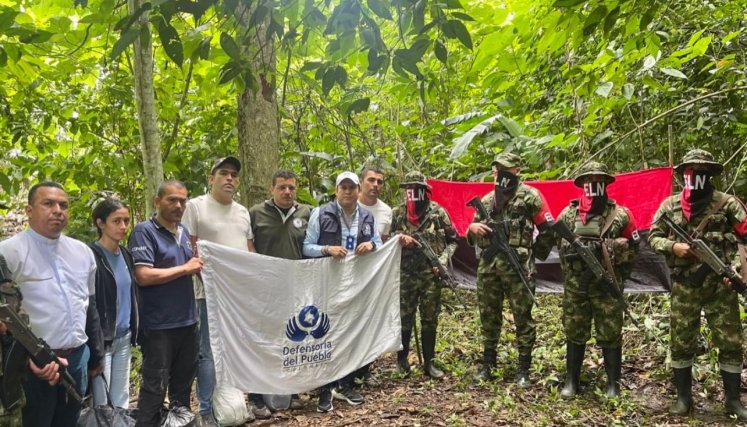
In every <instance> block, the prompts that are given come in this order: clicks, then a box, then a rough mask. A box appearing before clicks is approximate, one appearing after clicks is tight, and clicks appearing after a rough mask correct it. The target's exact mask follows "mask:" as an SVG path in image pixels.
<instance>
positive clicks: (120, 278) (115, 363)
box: [89, 198, 138, 408]
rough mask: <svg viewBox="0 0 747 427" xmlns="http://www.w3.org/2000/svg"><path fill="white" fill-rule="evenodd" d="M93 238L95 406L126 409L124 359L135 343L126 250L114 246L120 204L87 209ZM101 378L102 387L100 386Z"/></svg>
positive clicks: (119, 233) (123, 220)
mask: <svg viewBox="0 0 747 427" xmlns="http://www.w3.org/2000/svg"><path fill="white" fill-rule="evenodd" d="M92 216H93V224H94V225H95V226H96V231H97V232H98V235H99V239H98V240H97V241H95V242H93V243H91V244H90V245H89V246H90V247H91V249H92V250H93V253H94V255H95V258H96V308H97V309H98V312H99V317H100V318H101V329H102V332H103V336H104V351H105V355H104V360H103V363H102V366H103V369H104V371H103V379H102V376H101V375H99V376H97V377H95V378H94V379H93V400H94V404H95V405H105V404H106V403H107V398H106V387H107V386H108V388H109V391H110V394H111V401H112V404H113V405H114V406H116V407H120V408H127V407H128V406H129V403H130V359H131V356H132V345H134V344H135V341H136V335H137V329H138V315H137V283H136V281H135V275H134V272H135V267H134V266H133V263H132V256H131V255H130V252H129V251H128V250H127V249H126V248H125V247H124V246H122V245H121V244H120V242H122V240H123V239H124V237H125V235H126V234H127V231H128V229H129V227H130V212H129V209H127V206H126V205H125V204H124V203H122V202H121V201H119V200H117V199H113V198H107V199H104V200H103V201H102V202H100V203H99V204H98V205H96V207H95V208H94V209H93V215H92ZM104 380H106V383H105V382H104Z"/></svg>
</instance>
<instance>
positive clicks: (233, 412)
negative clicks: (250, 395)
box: [213, 385, 249, 426]
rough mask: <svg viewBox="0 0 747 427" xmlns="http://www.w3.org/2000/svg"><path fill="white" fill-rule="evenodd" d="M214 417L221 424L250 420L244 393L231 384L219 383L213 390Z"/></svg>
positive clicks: (233, 423)
mask: <svg viewBox="0 0 747 427" xmlns="http://www.w3.org/2000/svg"><path fill="white" fill-rule="evenodd" d="M213 418H215V422H217V423H218V425H221V426H235V425H240V424H244V422H246V421H247V420H249V410H248V409H247V408H246V403H245V402H244V393H243V392H242V391H241V390H239V389H237V388H236V387H232V386H230V385H219V386H217V387H216V388H215V391H213Z"/></svg>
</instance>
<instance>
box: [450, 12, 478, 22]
mask: <svg viewBox="0 0 747 427" xmlns="http://www.w3.org/2000/svg"><path fill="white" fill-rule="evenodd" d="M451 16H453V17H454V18H457V19H461V20H462V21H474V20H475V18H473V17H471V16H469V15H467V14H466V13H462V12H452V13H451Z"/></svg>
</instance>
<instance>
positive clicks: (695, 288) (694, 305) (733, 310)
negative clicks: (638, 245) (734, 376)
mask: <svg viewBox="0 0 747 427" xmlns="http://www.w3.org/2000/svg"><path fill="white" fill-rule="evenodd" d="M701 310H702V311H703V313H704V314H705V318H706V320H707V321H708V327H709V328H710V330H711V336H712V337H713V345H714V346H715V347H716V348H718V350H719V352H718V362H719V365H720V368H721V369H722V370H724V371H726V372H732V373H741V372H742V323H741V321H740V319H739V301H738V299H737V293H736V292H734V291H732V290H731V289H729V288H727V287H726V286H724V285H723V284H722V283H721V281H720V279H719V278H717V277H716V276H715V275H713V274H712V275H710V276H708V278H707V279H706V281H705V282H704V283H703V284H702V285H692V284H690V283H686V282H683V281H678V280H674V281H673V283H672V312H671V315H670V320H669V321H670V324H671V326H670V331H671V340H672V344H671V347H672V348H671V351H672V367H674V368H687V367H690V366H692V364H693V358H694V357H695V354H696V351H697V347H698V334H700V314H701Z"/></svg>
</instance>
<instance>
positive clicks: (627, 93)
mask: <svg viewBox="0 0 747 427" xmlns="http://www.w3.org/2000/svg"><path fill="white" fill-rule="evenodd" d="M633 94H635V86H633V84H632V83H625V84H624V85H623V93H622V95H623V97H624V98H625V99H627V100H630V98H632V97H633Z"/></svg>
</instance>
